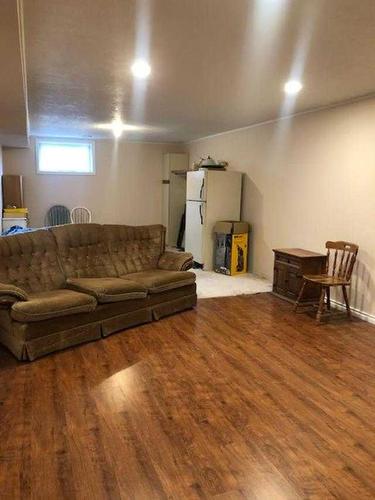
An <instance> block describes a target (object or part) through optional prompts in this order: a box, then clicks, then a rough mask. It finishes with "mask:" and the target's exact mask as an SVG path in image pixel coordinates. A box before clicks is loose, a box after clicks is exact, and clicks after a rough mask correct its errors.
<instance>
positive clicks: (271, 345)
mask: <svg viewBox="0 0 375 500" xmlns="http://www.w3.org/2000/svg"><path fill="white" fill-rule="evenodd" d="M0 365H1V371H0V415H1V422H0V498H1V499H8V498H9V499H16V498H22V499H26V498H36V499H60V498H67V499H75V498H77V499H106V498H111V499H117V498H124V499H147V500H152V499H159V498H160V499H162V498H170V499H190V498H214V499H239V498H248V499H251V498H257V499H263V500H274V499H295V498H314V499H329V498H339V499H356V500H358V499H367V498H375V434H374V429H375V418H374V416H375V412H374V410H375V327H373V326H371V325H369V324H366V323H364V322H360V321H353V322H352V323H348V322H346V321H345V322H342V321H335V322H334V323H331V324H328V325H320V326H319V325H316V324H315V321H314V320H313V319H312V318H310V317H309V316H305V315H304V314H299V315H294V314H293V313H292V306H291V305H290V304H288V303H287V302H284V301H282V300H280V299H277V298H275V297H273V296H272V295H270V294H259V295H252V296H248V297H245V296H242V297H228V298H221V299H217V298H215V299H206V300H202V301H200V302H199V305H198V307H197V309H196V310H192V311H187V312H185V313H182V314H179V315H175V316H172V317H170V318H166V319H163V320H161V321H160V322H157V323H152V324H148V325H144V326H141V327H139V328H135V329H132V330H128V331H126V332H123V333H120V334H117V335H113V336H111V337H109V338H107V339H105V340H101V341H97V342H93V343H91V344H85V345H82V346H80V347H77V348H73V349H70V350H67V351H64V352H60V353H57V354H55V355H50V356H48V357H46V358H43V359H40V360H38V361H36V362H34V363H28V364H22V363H19V362H17V361H15V360H14V359H13V358H12V357H11V356H10V355H9V354H8V353H7V352H6V351H5V350H1V352H0Z"/></svg>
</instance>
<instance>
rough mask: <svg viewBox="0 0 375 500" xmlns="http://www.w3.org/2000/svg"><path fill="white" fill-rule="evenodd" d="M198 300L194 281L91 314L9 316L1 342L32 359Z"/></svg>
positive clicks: (0, 331) (188, 306) (0, 326)
mask: <svg viewBox="0 0 375 500" xmlns="http://www.w3.org/2000/svg"><path fill="white" fill-rule="evenodd" d="M196 303H197V296H196V288H195V284H194V285H189V286H185V287H181V288H179V289H176V290H170V291H168V292H163V293H159V294H152V295H150V296H149V297H148V298H147V299H142V300H128V301H124V302H117V303H114V304H105V305H104V304H103V305H99V306H98V308H97V310H96V311H93V312H91V313H85V314H76V315H71V316H65V317H62V318H54V319H50V320H44V321H38V322H32V323H21V322H18V321H13V320H11V319H10V320H9V322H1V323H0V343H1V344H3V345H4V346H6V347H7V348H8V349H9V351H11V352H12V353H13V354H14V356H15V357H16V358H17V359H19V360H29V361H33V360H35V359H37V358H40V357H41V356H44V355H46V354H50V353H52V352H56V351H60V350H62V349H65V348H68V347H72V346H75V345H78V344H82V343H84V342H89V341H92V340H96V339H99V338H101V337H107V336H109V335H111V334H113V333H116V332H120V331H123V330H125V329H127V328H131V327H134V326H137V325H141V324H144V323H149V322H151V321H152V320H153V319H155V320H159V319H161V318H163V317H165V316H169V315H171V314H175V313H177V312H180V311H184V310H186V309H191V308H192V307H194V306H195V305H196Z"/></svg>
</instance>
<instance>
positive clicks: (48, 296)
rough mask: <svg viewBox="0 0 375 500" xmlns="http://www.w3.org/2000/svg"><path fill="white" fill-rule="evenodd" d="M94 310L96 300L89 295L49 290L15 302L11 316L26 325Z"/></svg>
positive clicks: (70, 291) (31, 294)
mask: <svg viewBox="0 0 375 500" xmlns="http://www.w3.org/2000/svg"><path fill="white" fill-rule="evenodd" d="M95 308H96V300H95V298H94V297H92V296H91V295H87V294H85V293H79V292H74V291H72V290H65V289H64V290H49V291H48V292H38V293H30V294H29V296H28V300H26V301H24V302H16V303H15V304H13V306H12V309H11V316H12V318H13V319H15V320H16V321H22V322H25V323H28V322H30V321H42V320H45V319H51V318H56V317H59V316H68V315H71V314H78V313H86V312H87V313H88V312H91V311H94V309H95Z"/></svg>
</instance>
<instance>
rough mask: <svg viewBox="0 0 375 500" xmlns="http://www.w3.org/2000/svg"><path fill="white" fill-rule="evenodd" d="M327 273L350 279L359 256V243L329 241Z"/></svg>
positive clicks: (327, 245) (327, 244) (327, 246)
mask: <svg viewBox="0 0 375 500" xmlns="http://www.w3.org/2000/svg"><path fill="white" fill-rule="evenodd" d="M326 248H327V262H326V273H327V274H328V275H330V276H333V277H337V278H344V279H346V280H347V281H350V278H351V276H352V272H353V268H354V264H355V261H356V258H357V253H358V248H359V247H358V245H355V244H354V243H349V242H347V241H327V243H326Z"/></svg>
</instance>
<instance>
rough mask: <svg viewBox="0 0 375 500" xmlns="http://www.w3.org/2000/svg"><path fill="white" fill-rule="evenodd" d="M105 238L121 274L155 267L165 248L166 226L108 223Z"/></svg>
mask: <svg viewBox="0 0 375 500" xmlns="http://www.w3.org/2000/svg"><path fill="white" fill-rule="evenodd" d="M103 227H104V234H105V239H106V241H107V244H108V248H109V252H110V255H111V257H112V261H113V262H114V265H115V267H116V271H117V273H118V275H119V276H124V275H126V274H128V273H135V272H138V271H147V270H148V269H155V268H156V267H157V264H158V260H159V257H160V255H161V254H162V253H163V252H164V248H165V228H164V227H163V226H161V225H159V224H158V225H153V226H136V227H133V226H123V225H112V224H106V225H104V226H103Z"/></svg>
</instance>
